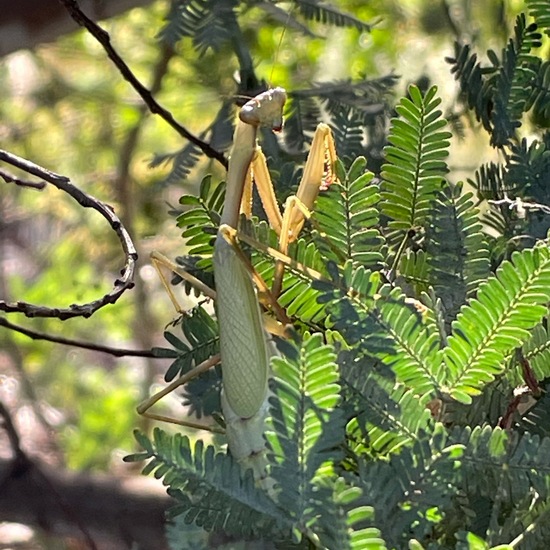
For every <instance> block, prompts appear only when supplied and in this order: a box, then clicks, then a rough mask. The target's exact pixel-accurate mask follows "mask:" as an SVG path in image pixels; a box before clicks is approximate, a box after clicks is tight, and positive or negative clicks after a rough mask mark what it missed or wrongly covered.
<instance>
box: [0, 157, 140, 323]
mask: <svg viewBox="0 0 550 550" xmlns="http://www.w3.org/2000/svg"><path fill="white" fill-rule="evenodd" d="M0 161H3V162H6V163H8V164H11V165H12V166H15V167H17V168H19V169H21V170H23V171H25V172H27V173H28V174H32V175H33V176H36V177H38V178H40V179H42V180H44V181H47V182H48V183H51V184H52V185H54V186H55V187H57V188H58V189H59V190H60V191H64V192H65V193H68V194H69V195H70V196H71V197H73V199H75V200H76V201H77V202H78V203H79V204H80V205H81V206H83V207H84V208H92V209H94V210H96V211H97V212H99V213H100V214H101V215H102V216H103V217H104V218H105V219H106V220H107V221H108V222H109V225H110V226H111V227H112V228H113V231H114V232H115V233H116V234H117V237H118V240H119V241H120V243H121V245H122V249H123V251H124V255H125V258H126V261H125V265H124V268H123V269H122V271H121V276H120V277H119V278H117V279H116V280H115V281H114V284H113V288H112V289H111V290H110V291H109V292H108V293H107V294H105V295H104V296H103V297H102V298H100V299H99V300H94V301H93V302H89V303H87V304H72V305H70V306H69V307H68V308H51V307H46V306H39V305H35V304H30V303H27V302H21V301H20V302H6V301H4V300H0V311H5V312H7V313H12V312H18V313H24V314H25V315H26V316H27V317H57V318H58V319H61V320H62V321H64V320H65V319H69V318H71V317H90V315H92V314H93V313H94V312H95V311H97V310H98V309H100V308H102V307H103V306H105V305H107V304H114V303H115V302H116V301H117V300H118V299H119V298H120V296H121V295H122V294H123V293H124V292H125V291H126V290H128V289H129V288H132V287H133V286H134V272H135V267H136V260H137V257H138V256H137V252H136V249H135V247H134V243H133V242H132V239H131V237H130V235H129V234H128V231H127V230H126V228H125V227H124V226H123V225H122V222H121V221H120V219H119V218H118V216H117V215H116V214H115V213H114V210H113V209H112V208H111V207H110V206H109V205H107V204H105V203H104V202H102V201H100V200H99V199H96V198H95V197H92V196H91V195H88V194H87V193H84V191H81V190H80V189H78V187H75V186H74V185H73V184H72V183H71V180H70V179H69V178H67V177H66V176H61V175H59V174H56V173H55V172H51V171H50V170H47V169H46V168H42V167H41V166H39V165H38V164H35V163H34V162H31V161H29V160H26V159H23V158H21V157H18V156H16V155H14V154H12V153H8V152H7V151H3V150H1V149H0Z"/></svg>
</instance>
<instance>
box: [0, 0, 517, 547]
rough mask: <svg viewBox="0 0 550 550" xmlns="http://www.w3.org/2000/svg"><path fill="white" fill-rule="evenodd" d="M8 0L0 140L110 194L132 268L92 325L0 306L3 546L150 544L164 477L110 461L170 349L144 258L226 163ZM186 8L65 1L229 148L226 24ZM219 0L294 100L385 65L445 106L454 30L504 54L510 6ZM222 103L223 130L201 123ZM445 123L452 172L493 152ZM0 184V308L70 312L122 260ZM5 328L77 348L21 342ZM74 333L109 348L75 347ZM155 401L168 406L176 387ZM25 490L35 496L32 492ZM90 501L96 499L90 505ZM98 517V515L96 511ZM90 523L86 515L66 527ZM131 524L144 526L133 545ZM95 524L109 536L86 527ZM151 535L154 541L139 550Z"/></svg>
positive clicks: (25, 194) (45, 10)
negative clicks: (131, 246)
mask: <svg viewBox="0 0 550 550" xmlns="http://www.w3.org/2000/svg"><path fill="white" fill-rule="evenodd" d="M3 4H4V5H3V6H2V13H1V15H0V56H1V58H0V98H1V99H0V140H1V143H2V145H1V147H2V148H3V149H5V150H7V151H10V152H11V153H13V154H16V155H19V156H21V157H24V158H26V159H29V160H32V161H33V162H35V163H37V164H39V165H41V166H43V167H45V168H47V169H50V170H52V171H54V172H57V173H59V174H63V175H65V176H67V177H69V178H70V179H71V180H72V181H73V183H74V184H75V185H77V186H78V187H80V188H81V189H82V190H84V191H86V192H87V193H89V194H91V195H93V196H95V197H97V198H99V199H101V200H102V201H105V202H106V203H108V204H109V205H111V206H112V207H113V208H114V209H115V211H116V213H117V214H118V216H119V217H120V218H121V219H122V221H123V223H124V224H125V226H126V227H127V229H128V230H129V232H130V234H131V236H132V238H133V240H134V243H135V245H136V247H137V249H138V253H139V262H138V266H137V272H136V280H135V283H136V285H135V288H134V289H133V290H132V291H130V292H127V293H125V294H124V295H123V296H122V297H121V298H120V299H119V300H118V302H117V303H116V304H114V305H108V306H106V307H104V308H102V309H100V310H99V311H98V312H96V313H95V314H94V315H93V316H92V317H90V318H88V319H84V318H73V319H69V320H66V321H60V320H59V319H55V318H54V319H43V318H32V319H30V318H26V317H25V316H24V315H22V314H17V313H14V314H9V315H8V314H3V313H2V314H1V315H0V322H2V324H0V403H1V404H2V406H3V409H2V410H0V412H1V413H2V414H1V415H0V416H1V419H0V427H4V430H3V431H2V430H0V548H47V549H50V548H51V549H54V548H55V549H58V548H60V549H61V548H92V547H94V546H93V545H94V544H95V545H96V546H95V547H97V548H125V547H127V548H130V547H132V543H136V544H138V543H139V544H141V547H143V548H157V547H158V548H163V547H165V543H164V542H163V541H162V535H159V533H161V532H162V511H163V510H164V509H165V508H166V506H167V500H166V499H165V498H164V496H163V491H162V487H159V486H158V484H156V483H155V482H154V481H151V480H147V479H145V478H137V481H132V479H133V477H134V476H135V475H136V474H137V473H138V472H137V471H135V469H132V468H131V467H130V465H127V464H124V463H123V462H122V457H123V456H124V455H126V454H128V453H129V452H132V451H135V450H136V445H135V441H134V438H133V435H132V430H133V428H134V427H137V426H139V427H141V428H142V429H148V428H149V425H148V424H147V423H146V421H145V420H143V419H141V418H139V417H138V416H137V414H136V412H135V409H136V405H137V404H138V403H139V402H140V401H142V400H143V399H145V398H146V397H147V396H148V395H151V393H152V392H154V391H156V390H158V389H159V388H161V387H162V386H163V375H164V372H165V371H166V368H167V366H168V364H169V362H168V361H167V360H165V359H158V358H154V357H152V353H151V349H152V348H153V347H155V346H160V347H162V346H165V345H166V341H165V339H164V338H163V332H164V330H165V329H166V327H167V326H168V325H169V324H170V322H171V321H172V320H173V319H174V318H175V317H176V312H175V311H174V309H173V307H172V304H171V302H170V300H169V298H168V296H167V295H166V293H165V292H164V290H163V288H162V285H161V283H160V281H159V279H158V277H157V274H156V272H155V271H154V269H153V268H152V267H151V265H150V261H149V253H150V252H151V251H152V250H158V251H161V252H163V253H164V254H166V255H167V256H169V257H174V256H176V255H178V254H183V253H185V249H184V243H183V242H182V240H181V237H180V231H179V230H178V228H177V227H176V223H175V218H174V216H173V215H170V212H171V211H174V209H176V208H177V206H178V200H179V197H180V196H181V195H182V194H183V193H189V192H194V191H196V189H197V187H198V184H199V183H200V181H201V179H202V177H203V176H204V175H205V174H207V173H212V174H214V178H215V179H216V181H218V180H220V179H222V178H223V174H224V169H223V167H222V166H221V164H220V163H219V162H216V161H215V160H211V159H207V158H205V157H204V156H203V157H200V158H198V159H197V158H195V159H194V160H193V162H190V161H189V162H188V161H187V157H186V156H185V155H188V154H189V153H190V151H189V150H188V149H186V147H187V146H188V144H187V143H186V142H185V141H184V140H183V139H182V138H181V137H180V136H179V135H178V133H177V132H175V131H174V130H173V129H172V128H171V127H170V126H169V125H168V124H167V123H166V122H165V121H164V120H162V119H161V118H160V117H158V116H155V115H152V114H151V113H150V112H149V111H148V110H147V109H146V108H145V107H144V105H143V102H142V100H141V99H140V98H139V96H138V95H137V93H136V92H135V91H134V90H133V89H132V88H131V86H130V85H129V84H128V82H126V81H125V80H124V79H123V78H122V77H121V75H120V73H119V71H118V70H117V68H116V67H115V66H114V65H113V63H112V62H111V61H110V60H109V59H108V58H107V56H106V54H105V51H104V49H103V48H102V47H101V45H100V44H99V43H98V42H97V41H96V39H95V38H93V37H92V36H91V35H90V34H89V33H87V32H86V31H83V30H79V28H78V26H77V24H76V23H75V22H74V21H73V19H71V17H70V16H69V14H68V12H67V10H66V9H65V7H64V6H63V5H62V4H61V3H59V2H58V1H57V0H20V1H19V2H17V3H11V2H10V3H8V2H4V3H3ZM186 4H187V5H188V4H193V2H182V1H180V2H177V1H174V2H169V1H167V0H164V1H162V0H159V1H147V0H124V1H121V0H104V1H101V2H99V1H93V0H88V1H86V2H84V1H82V2H80V3H79V5H80V6H81V8H82V10H83V11H84V12H85V13H87V14H88V16H89V17H90V18H91V19H93V20H96V21H100V22H101V26H102V27H103V28H104V29H105V30H106V31H107V32H108V33H109V35H110V37H111V41H112V44H113V46H114V47H115V49H116V51H117V52H118V54H119V55H120V56H121V57H122V59H123V60H124V61H125V62H126V63H127V64H128V66H129V67H130V68H131V70H132V71H133V73H134V74H135V75H136V76H137V77H138V78H139V79H140V81H141V82H142V83H143V84H145V86H147V87H148V88H151V89H153V90H154V95H155V98H156V99H157V100H158V101H159V103H160V104H161V105H162V106H163V107H165V108H166V109H168V110H169V111H170V112H171V113H172V114H173V116H174V118H175V119H176V120H177V121H178V122H179V123H180V124H182V125H183V126H185V127H186V128H187V129H188V130H189V131H191V132H193V133H194V134H195V135H198V136H204V138H205V139H207V140H212V143H213V145H214V147H215V148H216V149H218V150H220V151H224V152H225V153H227V149H228V147H229V146H230V141H231V139H230V138H231V126H230V124H227V121H230V120H231V118H232V117H233V114H232V111H231V109H230V108H229V107H230V106H232V105H233V103H234V101H233V99H234V97H235V95H236V94H239V93H241V92H242V90H243V86H244V84H245V83H242V85H241V86H239V84H238V82H237V80H238V78H237V74H238V71H239V69H240V70H241V71H242V68H243V65H242V59H240V60H239V59H238V58H237V56H236V54H235V49H234V48H233V47H232V46H231V45H229V44H227V43H225V42H224V40H223V33H221V35H220V37H218V38H219V39H218V40H216V33H215V31H213V30H212V29H211V28H210V29H209V30H208V33H207V36H203V37H199V38H197V37H195V39H192V38H190V37H185V36H183V37H182V35H185V32H183V31H182V30H181V29H180V30H179V31H178V29H174V26H173V25H172V26H171V25H170V23H171V21H172V19H170V17H169V14H170V13H172V14H173V10H174V9H177V7H178V5H180V6H183V5H186ZM196 4H197V6H200V5H206V4H207V2H204V1H203V2H198V1H197V2H196ZM233 4H234V5H235V8H236V11H235V13H236V15H237V21H238V24H239V27H240V29H241V31H242V40H243V44H245V46H246V50H247V52H248V53H249V55H250V57H251V59H252V63H253V65H252V72H253V74H254V75H255V76H256V77H257V79H258V80H265V81H266V82H268V83H269V84H270V85H277V86H283V87H285V88H287V89H288V90H289V91H292V90H306V89H310V88H311V87H312V86H314V84H316V83H331V82H335V81H338V82H341V81H346V80H351V81H359V80H361V79H365V78H367V79H379V78H383V77H388V75H394V76H395V77H397V78H396V79H395V86H394V87H393V88H392V89H391V91H390V92H388V94H387V97H386V100H387V102H388V104H389V105H391V104H392V103H393V101H394V98H398V97H399V95H400V94H402V93H403V92H404V91H405V89H406V86H407V85H408V84H410V83H412V82H416V83H424V84H426V83H430V84H436V85H437V86H438V87H439V90H440V93H441V95H442V96H443V97H444V101H445V103H444V110H445V109H447V110H450V109H451V108H452V106H453V105H454V101H455V99H456V97H457V87H456V84H455V81H454V79H453V77H452V75H451V74H450V72H449V65H448V64H447V63H446V62H445V56H451V55H452V54H453V43H454V41H455V40H457V39H467V40H469V41H470V42H473V43H475V45H476V47H477V48H478V50H479V51H485V50H486V49H487V48H495V49H500V48H502V47H503V46H504V45H505V40H506V37H507V36H509V32H510V29H511V26H512V25H513V19H514V16H515V15H516V13H517V12H518V11H519V10H520V9H521V8H522V7H523V6H522V2H513V1H506V2H505V1H498V0H482V1H476V2H471V1H467V0H454V1H453V0H446V1H444V0H441V1H437V2H433V1H422V0H400V1H392V0H383V1H382V0H379V1H376V0H375V1H372V2H364V1H359V0H339V1H338V2H337V3H336V2H335V3H334V4H335V6H336V7H337V9H338V10H341V11H342V12H345V13H347V14H349V15H350V16H352V17H354V18H357V20H360V21H364V22H368V23H370V24H372V25H373V27H372V29H371V30H370V31H369V30H366V29H365V28H361V27H360V26H359V25H357V26H356V27H353V26H352V27H340V26H333V25H329V24H325V23H323V22H318V21H310V20H307V19H305V18H304V17H303V16H302V15H301V13H300V12H299V10H298V9H296V8H295V7H294V6H293V2H282V3H276V2H251V1H250V2H233ZM171 10H172V11H171ZM220 32H221V31H220ZM241 74H242V73H241ZM327 85H328V84H327ZM220 113H223V114H224V116H225V119H224V121H223V122H224V124H220V125H219V126H216V125H215V124H216V121H218V122H219V121H220V120H221V118H222V117H221V115H220ZM455 122H456V124H457V125H460V129H461V131H460V134H461V135H462V139H461V140H460V139H457V140H456V141H455V142H454V143H453V150H452V157H451V159H450V166H451V168H452V173H451V176H450V179H451V180H452V181H458V180H460V179H461V178H463V177H464V174H469V173H471V171H472V170H473V169H474V168H475V167H477V166H478V165H479V164H480V162H481V161H488V160H490V158H491V155H492V154H493V153H492V152H491V151H490V150H489V148H488V144H487V140H486V139H485V136H484V135H483V134H479V133H478V132H476V131H475V125H474V124H473V121H464V120H462V121H460V120H458V119H457V120H456V121H455ZM457 127H458V126H457ZM382 130H383V129H382ZM191 153H192V151H191ZM191 156H192V155H191ZM375 160H376V159H375ZM3 168H5V169H6V171H8V172H13V173H16V175H18V176H19V177H22V178H23V177H24V178H26V179H29V177H28V175H24V174H22V173H20V172H17V171H16V170H15V169H13V168H12V167H9V166H3ZM0 183H1V184H0V299H2V300H4V301H6V302H17V301H20V300H23V301H26V302H31V303H35V304H41V305H46V306H50V307H68V306H69V305H70V304H73V303H85V302H89V301H92V300H95V299H97V298H99V297H101V296H102V295H103V294H105V293H106V292H108V290H109V289H110V287H111V286H112V284H113V281H114V280H115V279H116V277H117V276H118V274H119V270H120V269H121V268H122V266H123V265H124V256H123V253H122V251H121V248H120V244H119V242H118V240H117V239H116V237H115V235H114V233H113V231H112V230H111V228H110V227H109V225H108V224H107V223H106V222H105V220H104V219H103V218H101V217H100V216H99V215H98V214H97V213H96V212H94V211H92V210H89V209H83V208H82V207H81V206H80V205H79V204H77V203H76V202H75V201H74V200H73V199H71V198H70V197H69V196H67V195H66V194H64V193H61V192H60V191H58V190H57V189H55V188H54V187H52V186H46V187H45V188H44V189H41V190H37V189H32V188H29V187H24V186H18V185H14V184H13V183H4V182H0ZM187 305H189V304H187ZM5 321H9V323H10V324H12V325H16V326H17V327H23V328H25V329H28V330H31V331H35V332H38V333H42V334H45V335H50V336H57V337H59V336H62V337H63V338H66V339H69V340H72V341H74V342H75V345H61V344H59V343H55V342H52V341H48V339H32V338H29V336H27V335H25V334H22V333H21V332H20V331H19V330H18V328H17V327H15V328H14V327H13V326H11V325H10V326H6V325H7V323H6V322H5ZM79 343H80V344H79ZM83 343H86V344H95V345H100V346H104V347H105V348H109V349H106V350H103V351H101V350H93V349H86V348H85V347H83V345H81V344H83ZM113 350H114V351H113ZM124 350H134V352H135V353H134V355H132V356H129V355H125V352H124ZM117 355H122V356H117ZM164 407H165V410H167V411H168V413H170V414H172V415H176V416H178V415H179V416H181V414H182V413H181V405H180V402H179V400H178V398H177V396H172V397H171V398H168V399H167V400H166V402H165V404H164ZM170 410H171V412H170ZM10 434H11V439H10V438H9V436H10ZM16 436H17V438H18V440H17V441H15V440H14V438H15V437H16ZM18 449H19V450H18ZM19 451H20V454H19V455H18V453H19ZM17 456H19V458H20V459H21V460H20V462H19V463H17V468H21V472H22V475H21V476H20V478H19V480H20V481H21V479H23V480H24V481H25V483H26V482H28V483H29V484H30V485H21V486H17V485H13V484H10V483H11V482H12V481H13V477H14V475H15V473H17V472H15V470H14V464H15V462H14V457H16V458H17ZM28 460H30V461H31V465H30V466H29V464H28V462H25V461H28ZM29 468H30V470H29ZM29 471H31V472H32V475H30V474H29ZM14 472H15V473H14ZM21 472H20V473H21ZM37 472H38V473H37ZM23 474H24V475H23ZM33 476H34V477H33ZM27 478H28V479H27ZM44 479H45V480H46V481H44ZM37 480H38V481H37ZM149 481H151V483H149ZM33 483H34V487H35V488H36V487H39V489H37V490H36V491H35V492H33V493H32V494H31V492H30V491H31V489H30V487H31V485H32V484H33ZM22 487H23V489H22ZM71 490H75V491H81V493H78V492H77V493H76V494H80V495H83V501H82V507H83V509H82V510H74V509H67V506H66V505H65V506H64V505H63V502H64V495H65V494H67V495H68V494H70V495H73V493H70V491H71ZM102 490H103V491H104V492H102ZM21 491H23V493H25V491H28V494H27V497H28V500H27V501H25V500H21V498H20V497H21V494H20V492H21ZM65 491H69V492H68V493H65ZM93 491H97V493H94V492H93ZM115 493H116V495H115ZM92 494H94V495H96V496H95V497H94V498H95V509H94V510H90V509H85V505H87V504H90V503H89V502H88V503H86V502H84V501H85V500H90V501H91V500H93V498H92V497H91V496H90V495H92ZM109 494H110V496H111V497H114V496H117V497H120V499H121V500H120V501H119V502H118V504H120V506H122V509H124V506H126V512H125V514H126V515H127V519H128V526H126V527H124V528H123V526H122V525H123V523H124V522H123V520H122V519H121V518H120V517H119V516H117V514H119V513H120V510H121V508H120V506H119V507H117V506H118V504H114V503H113V502H111V501H110V500H109V499H108V496H109ZM86 495H88V497H89V498H88V499H86ZM73 496H74V495H73ZM48 498H51V499H53V500H48ZM71 498H72V496H71ZM102 499H105V500H102ZM125 499H126V500H125ZM140 499H142V500H140ZM147 499H149V500H147ZM121 503H122V504H121ZM65 504H66V503H65ZM111 506H112V507H111ZM35 507H36V508H35ZM55 507H58V508H59V511H58V512H56V513H54V511H53V508H55ZM110 507H111V508H110ZM25 510H27V511H29V510H32V513H31V512H29V513H27V514H26V513H25ZM106 511H108V512H109V513H108V516H109V517H110V518H111V519H112V520H113V525H112V526H109V525H107V523H108V522H107V519H105V517H104V516H102V515H101V514H102V513H104V512H106ZM49 514H51V515H49ZM133 514H134V515H133ZM139 514H142V516H140V515H139ZM91 516H94V517H96V519H97V522H98V523H97V524H95V523H94V520H93V519H90V520H89V521H90V523H89V524H87V523H86V521H87V520H86V521H84V520H82V519H79V518H82V517H87V518H91ZM140 518H141V519H140ZM147 521H148V522H149V523H150V525H149V527H150V530H149V531H148V530H147V529H148V527H147V528H146V526H145V523H147ZM102 522H103V523H102ZM130 524H133V525H134V526H135V525H136V524H138V525H139V524H141V527H142V530H143V533H142V536H143V537H144V538H142V539H139V536H140V535H138V534H137V533H135V532H134V531H132V528H131V527H130V526H129V525H130ZM101 525H103V527H101ZM125 529H126V531H125ZM98 531H103V535H104V536H103V537H96V534H97V532H98ZM129 531H132V533H131V534H129ZM145 531H147V532H146V533H145ZM147 537H149V538H147ZM152 540H154V541H155V542H154V546H153V543H152V542H147V541H152ZM91 541H93V542H91ZM134 547H136V546H134Z"/></svg>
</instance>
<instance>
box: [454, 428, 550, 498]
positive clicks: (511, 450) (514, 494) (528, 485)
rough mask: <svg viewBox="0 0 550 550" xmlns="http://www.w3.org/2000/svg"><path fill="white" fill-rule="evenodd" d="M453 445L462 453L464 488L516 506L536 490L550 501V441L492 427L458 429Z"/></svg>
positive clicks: (472, 492) (470, 492)
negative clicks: (549, 494)
mask: <svg viewBox="0 0 550 550" xmlns="http://www.w3.org/2000/svg"><path fill="white" fill-rule="evenodd" d="M450 441H452V442H453V443H454V444H455V445H460V446H462V448H463V451H462V453H463V454H462V457H461V459H460V460H461V462H462V469H463V475H462V486H463V489H464V490H465V491H466V492H467V493H468V494H475V493H480V494H481V495H483V496H486V497H489V498H491V499H492V498H494V497H495V495H499V498H501V499H502V502H503V503H505V504H508V505H513V504H514V503H517V502H519V501H520V500H521V499H523V498H524V497H525V496H526V495H527V494H528V493H529V492H530V491H532V490H533V489H534V490H536V491H537V493H538V494H539V495H540V496H541V497H543V498H547V496H548V492H549V489H550V486H549V485H548V476H549V475H550V460H549V457H550V439H549V438H544V439H541V438H539V437H538V436H531V435H530V434H523V435H520V434H518V433H514V432H507V431H505V430H502V429H501V428H492V427H490V426H485V427H476V428H474V429H473V430H472V429H471V428H469V427H467V428H464V429H458V428H457V429H456V430H453V432H452V433H451V437H450Z"/></svg>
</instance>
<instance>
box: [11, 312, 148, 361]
mask: <svg viewBox="0 0 550 550" xmlns="http://www.w3.org/2000/svg"><path fill="white" fill-rule="evenodd" d="M0 326H2V327H5V328H7V329H10V330H13V331H14V332H19V333H20V334H24V335H25V336H28V337H29V338H32V339H33V340H45V341H47V342H53V343H55V344H62V345H63V346H73V347H75V348H82V349H89V350H92V351H99V352H101V353H108V354H109V355H113V356H114V357H126V356H130V357H150V358H156V357H157V356H156V355H155V354H154V352H153V351H152V350H150V349H123V348H111V347H109V346H101V345H99V344H94V343H93V342H83V341H82V340H72V339H71V338H63V337H62V336H54V335H53V334H46V333H44V332H36V331H35V330H31V329H28V328H25V327H22V326H19V325H15V324H14V323H10V322H9V321H8V320H7V319H6V318H5V317H0Z"/></svg>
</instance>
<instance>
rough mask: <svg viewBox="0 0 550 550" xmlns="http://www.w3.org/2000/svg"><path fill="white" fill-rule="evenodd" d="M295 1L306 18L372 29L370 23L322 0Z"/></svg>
mask: <svg viewBox="0 0 550 550" xmlns="http://www.w3.org/2000/svg"><path fill="white" fill-rule="evenodd" d="M295 2H296V6H297V8H298V10H299V11H300V13H301V14H302V15H303V16H304V17H305V18H306V19H309V20H313V21H319V22H320V23H325V24H329V25H333V26H335V27H355V28H356V29H358V30H360V31H370V29H371V25H369V24H368V23H365V22H364V21H361V20H360V19H358V18H357V17H354V16H353V15H351V14H349V13H345V12H343V11H341V10H339V9H338V8H336V7H334V6H331V5H329V4H326V3H323V2H321V1H320V0H295Z"/></svg>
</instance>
